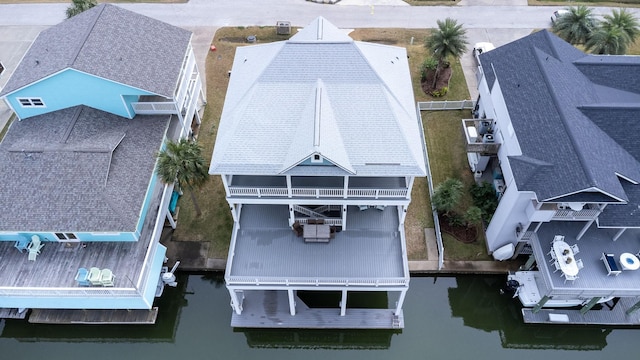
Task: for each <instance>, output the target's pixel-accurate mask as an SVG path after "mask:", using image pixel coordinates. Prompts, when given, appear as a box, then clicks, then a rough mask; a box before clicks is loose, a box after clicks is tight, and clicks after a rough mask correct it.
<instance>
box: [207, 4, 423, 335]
mask: <svg viewBox="0 0 640 360" xmlns="http://www.w3.org/2000/svg"><path fill="white" fill-rule="evenodd" d="M424 151H425V148H424V141H423V133H422V129H421V126H420V124H419V120H418V117H417V111H416V106H415V102H414V97H413V89H412V86H411V78H410V74H409V67H408V61H407V54H406V50H405V49H404V48H398V47H394V46H386V45H379V44H371V43H365V42H358V41H354V40H353V39H351V38H350V37H349V36H348V35H346V34H345V33H344V32H343V31H342V30H339V29H337V28H336V27H335V26H333V25H332V24H330V23H329V22H328V21H327V20H325V19H323V18H321V17H320V18H317V19H316V20H315V21H313V22H312V23H311V24H309V25H308V26H307V27H305V28H304V29H302V30H300V31H299V32H298V33H297V34H295V35H294V36H292V37H291V39H289V40H287V41H282V42H276V43H270V44H263V45H255V46H247V47H239V48H238V49H237V51H236V56H235V59H234V64H233V69H232V72H231V80H230V83H229V88H228V90H227V96H226V99H225V104H224V108H223V111H222V118H221V120H220V128H219V131H218V136H217V140H216V144H215V149H214V152H213V159H212V161H211V168H210V174H215V175H221V176H222V181H223V184H224V188H225V191H226V196H227V201H228V202H229V206H230V208H231V213H232V215H233V219H234V229H233V235H232V239H231V246H230V249H229V258H228V262H227V268H226V273H225V281H226V285H227V288H228V289H229V293H230V295H231V304H232V307H233V310H234V314H233V318H232V326H235V327H290V328H305V327H309V328H322V327H324V328H400V327H403V324H404V320H403V316H402V304H403V300H404V297H405V294H406V291H407V290H408V288H409V271H408V263H407V253H406V247H405V233H404V220H405V215H406V211H407V208H408V206H409V203H410V200H411V188H412V186H413V182H414V179H415V178H416V177H422V176H425V174H426V171H425V156H424ZM319 292H320V293H322V294H326V295H327V298H330V299H331V301H330V302H329V303H328V304H324V305H325V306H328V307H329V308H318V305H317V304H316V303H315V302H314V298H316V297H317V295H318V294H319ZM362 294H366V296H367V297H370V298H375V299H377V300H380V301H381V302H382V304H384V305H382V306H381V305H380V302H378V303H377V304H378V305H376V307H377V308H375V309H362V308H356V307H358V306H357V305H354V304H357V303H358V300H357V297H358V296H362ZM380 307H382V308H380Z"/></svg>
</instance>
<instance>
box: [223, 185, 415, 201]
mask: <svg viewBox="0 0 640 360" xmlns="http://www.w3.org/2000/svg"><path fill="white" fill-rule="evenodd" d="M407 194H408V190H407V189H347V190H346V196H347V197H358V198H371V199H381V198H406V197H407ZM229 195H230V196H256V197H289V192H288V190H287V188H284V187H277V188H274V187H243V186H230V187H229ZM344 196H345V190H344V189H341V188H333V189H331V188H329V189H313V188H292V189H291V197H313V198H329V197H344Z"/></svg>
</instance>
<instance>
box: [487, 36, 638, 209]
mask: <svg viewBox="0 0 640 360" xmlns="http://www.w3.org/2000/svg"><path fill="white" fill-rule="evenodd" d="M602 58H606V59H602ZM615 58H619V59H618V60H616V59H615ZM480 61H481V63H482V67H483V69H484V71H485V74H486V75H487V80H488V81H489V84H491V85H493V84H494V83H495V82H496V81H497V82H498V83H499V85H500V90H501V92H502V94H503V96H504V99H505V103H506V106H507V110H508V112H509V117H510V119H511V122H512V124H513V128H514V130H515V134H516V137H517V139H518V142H519V145H520V147H521V150H522V155H521V156H511V157H510V158H509V162H510V166H511V168H512V170H513V173H514V178H515V181H516V184H517V187H518V189H519V190H523V191H533V192H535V193H536V194H537V197H538V199H540V200H552V199H556V198H562V197H564V196H567V195H574V194H576V193H580V192H592V191H596V192H600V193H602V194H603V196H606V197H608V198H610V199H611V201H621V202H625V201H627V200H629V198H628V194H627V192H626V191H625V189H624V188H623V185H622V184H621V177H622V178H626V179H629V180H631V181H633V182H640V162H639V161H638V160H639V159H640V157H638V156H639V155H640V152H639V151H638V149H637V148H634V147H633V146H632V142H633V141H634V140H635V138H636V137H637V133H635V132H633V129H635V128H636V127H637V126H636V125H631V124H630V119H631V118H633V117H634V116H635V118H636V119H637V116H636V115H637V114H638V108H640V101H639V100H640V96H639V95H640V92H639V91H638V90H639V87H638V85H637V84H639V83H640V57H619V56H604V57H603V56H594V55H585V54H583V53H582V52H580V51H579V50H577V49H575V48H574V47H573V46H571V45H569V44H567V43H565V42H564V41H562V40H560V39H559V38H557V37H556V36H555V35H553V34H551V33H549V32H547V31H540V32H538V33H535V34H532V35H529V36H527V37H525V38H523V39H520V40H517V41H515V42H512V43H510V44H507V45H505V46H502V47H499V48H497V49H495V50H492V51H490V52H487V53H484V54H482V55H481V56H480ZM603 63H606V64H607V68H608V70H607V74H608V76H609V78H608V79H613V81H609V80H605V79H603V78H606V77H607V76H604V77H603V76H602V74H603V72H602V71H596V70H595V69H596V67H602V66H603ZM625 76H626V77H628V79H624V81H623V82H622V83H621V84H618V83H617V82H616V81H615V79H617V78H620V79H621V80H622V78H623V77H625ZM496 79H497V80H496ZM627 125H631V127H627V128H626V130H624V129H625V126H627ZM616 130H618V131H619V132H620V131H621V132H620V134H618V135H616V134H615V133H616Z"/></svg>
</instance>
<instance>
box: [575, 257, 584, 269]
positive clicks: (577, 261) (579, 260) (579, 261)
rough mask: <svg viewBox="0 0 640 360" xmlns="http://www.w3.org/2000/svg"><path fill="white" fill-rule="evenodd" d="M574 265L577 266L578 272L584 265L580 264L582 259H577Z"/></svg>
mask: <svg viewBox="0 0 640 360" xmlns="http://www.w3.org/2000/svg"><path fill="white" fill-rule="evenodd" d="M576 265H577V266H578V270H580V269H582V268H583V267H584V264H583V263H582V259H577V260H576Z"/></svg>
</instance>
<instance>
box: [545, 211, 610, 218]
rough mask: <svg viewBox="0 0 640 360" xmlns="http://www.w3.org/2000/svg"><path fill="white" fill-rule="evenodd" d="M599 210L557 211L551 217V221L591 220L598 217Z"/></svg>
mask: <svg viewBox="0 0 640 360" xmlns="http://www.w3.org/2000/svg"><path fill="white" fill-rule="evenodd" d="M598 214H600V210H597V209H584V210H580V211H574V210H571V209H566V210H564V209H561V210H557V211H556V213H555V214H554V215H553V218H552V219H553V220H593V219H595V218H597V217H598Z"/></svg>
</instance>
